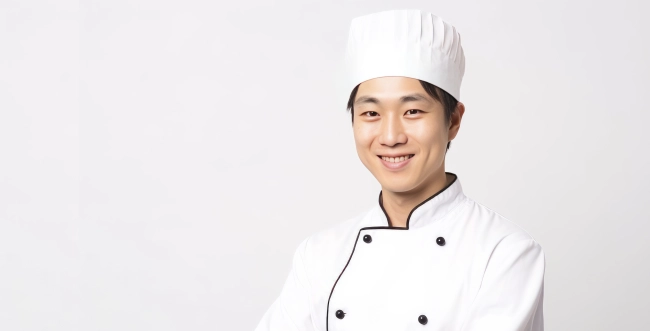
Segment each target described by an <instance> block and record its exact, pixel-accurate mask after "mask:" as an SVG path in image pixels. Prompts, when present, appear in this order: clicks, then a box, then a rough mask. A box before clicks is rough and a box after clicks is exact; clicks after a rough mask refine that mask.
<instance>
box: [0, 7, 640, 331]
mask: <svg viewBox="0 0 650 331" xmlns="http://www.w3.org/2000/svg"><path fill="white" fill-rule="evenodd" d="M404 8H414V9H422V10H425V11H430V12H432V13H434V14H436V15H438V16H441V17H442V18H443V19H445V20H447V21H448V22H450V23H451V24H453V25H454V26H456V27H457V29H458V30H459V32H460V33H461V35H462V38H463V39H462V42H463V47H464V50H465V55H466V58H467V60H466V61H467V62H466V74H465V79H464V81H463V86H462V89H461V95H462V96H461V101H463V102H464V103H465V105H466V109H467V110H466V112H465V115H464V117H463V122H462V126H461V130H460V132H459V135H458V136H457V138H456V139H455V140H454V141H453V142H452V147H451V149H450V151H449V153H448V155H447V164H446V170H447V171H450V172H454V173H456V174H458V175H459V180H460V181H461V183H462V185H463V188H464V190H465V193H466V194H467V195H468V196H470V197H471V198H473V199H475V200H477V201H479V202H481V203H483V204H484V205H486V206H488V207H490V208H492V209H494V210H495V211H497V212H499V213H500V214H502V215H504V216H506V217H507V218H509V219H511V220H513V221H514V222H516V223H518V224H520V225H521V226H522V227H524V228H525V229H526V230H527V231H528V232H529V233H530V234H531V235H532V236H533V237H534V238H535V239H537V241H538V242H540V243H541V245H542V247H543V248H544V250H545V253H546V261H547V269H546V283H545V284H546V286H545V302H544V309H545V322H546V328H547V329H548V330H611V329H617V330H643V329H646V328H647V312H648V311H649V310H650V301H648V299H647V298H648V297H650V285H649V282H648V280H649V279H650V265H649V263H648V262H647V261H649V260H650V244H649V242H650V241H649V240H648V237H649V232H650V225H649V221H650V211H649V210H648V203H650V193H649V189H648V186H649V185H650V176H649V175H648V168H649V167H650V164H649V162H650V156H649V152H648V149H649V147H648V143H649V142H650V133H649V132H650V130H648V123H649V122H650V115H648V104H647V101H646V99H645V97H646V96H648V89H649V88H650V65H649V64H648V63H649V62H648V59H650V46H649V42H648V40H650V23H648V22H650V21H649V20H647V13H648V10H649V9H650V8H649V6H648V5H647V2H645V1H641V0H639V1H631V0H619V1H607V2H605V1H586V0H584V1H566V0H543V1H542V0H539V1H515V0H509V1H505V0H504V1H479V0H474V1H377V0H372V1H370V0H368V1H305V0H302V1H298V0H292V1H268V0H267V1H262V0H257V1H247V2H234V1H233V2H223V1H187V0H185V1H160V0H156V1H154V0H150V1H134V0H128V1H126V0H119V1H118V0H111V1H102V2H100V1H84V2H82V3H70V4H69V5H65V4H64V3H63V2H61V1H54V0H52V1H18V0H15V1H10V0H0V329H1V330H12V331H14V330H15V331H19V330H66V331H70V330H79V331H81V330H83V331H86V330H157V331H167V330H224V331H225V330H228V331H230V330H235V331H239V330H241V331H244V330H252V329H253V328H254V327H255V326H256V324H257V323H258V321H259V319H260V318H261V317H262V314H263V313H264V312H265V310H266V309H267V308H268V306H269V305H270V304H271V302H272V301H273V300H274V299H275V297H276V296H277V295H278V294H279V292H280V289H281V286H282V284H283V282H284V279H285V277H286V276H287V274H288V271H289V267H290V262H291V258H292V254H293V251H294V249H295V248H296V247H297V245H298V243H299V242H300V241H301V240H302V239H303V238H305V237H306V236H308V235H310V234H312V233H314V232H316V231H318V230H320V229H324V228H326V227H329V226H333V225H334V224H336V223H338V222H341V221H344V220H346V219H348V218H350V217H353V216H355V215H357V214H358V213H360V212H362V211H364V210H366V209H368V208H370V207H371V206H372V205H373V204H374V203H376V199H377V195H378V192H379V186H378V184H377V183H376V181H375V179H374V178H373V177H372V176H371V174H370V173H369V172H368V171H367V170H366V169H365V168H364V167H363V165H362V164H361V162H360V161H359V159H358V158H357V155H356V152H355V150H354V144H353V138H352V133H351V126H350V119H349V114H348V113H347V112H346V111H345V105H343V104H340V103H339V102H338V99H337V98H336V96H335V93H336V86H337V85H336V84H337V81H336V79H335V78H336V77H335V75H334V73H335V72H336V70H337V68H338V65H339V61H340V59H341V58H342V55H343V51H344V46H345V42H346V40H347V32H348V28H349V23H350V20H351V19H352V18H353V17H356V16H359V15H363V14H368V13H371V12H375V11H380V10H386V9H404ZM306 215H308V216H306Z"/></svg>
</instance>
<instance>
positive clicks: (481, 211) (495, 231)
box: [466, 198, 542, 251]
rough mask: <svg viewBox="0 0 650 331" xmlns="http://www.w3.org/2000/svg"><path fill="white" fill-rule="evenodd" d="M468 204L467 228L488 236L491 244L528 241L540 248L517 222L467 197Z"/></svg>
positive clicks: (477, 233)
mask: <svg viewBox="0 0 650 331" xmlns="http://www.w3.org/2000/svg"><path fill="white" fill-rule="evenodd" d="M467 203H468V204H469V208H468V214H467V217H466V220H467V222H468V223H469V224H468V229H469V230H470V231H473V232H475V233H476V235H478V236H481V237H483V238H490V239H491V240H490V241H492V244H493V245H495V246H496V244H499V246H507V245H509V244H511V243H519V244H522V243H528V244H529V245H531V246H533V247H536V249H539V250H540V251H541V250H542V247H541V245H540V244H539V242H538V241H537V240H536V239H535V238H534V237H533V236H532V235H531V234H530V233H529V232H528V231H526V230H525V229H524V228H523V227H522V226H521V225H520V224H519V223H517V222H515V221H513V220H511V219H509V218H507V217H505V216H503V215H502V214H500V213H498V212H496V211H495V210H493V209H491V208H489V207H487V206H485V205H483V204H481V203H479V202H477V201H476V200H473V199H471V198H467Z"/></svg>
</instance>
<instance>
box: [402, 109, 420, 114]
mask: <svg viewBox="0 0 650 331" xmlns="http://www.w3.org/2000/svg"><path fill="white" fill-rule="evenodd" d="M418 112H420V113H423V111H421V110H419V109H409V110H407V111H406V114H407V115H417V114H418Z"/></svg>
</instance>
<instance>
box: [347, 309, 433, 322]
mask: <svg viewBox="0 0 650 331" xmlns="http://www.w3.org/2000/svg"><path fill="white" fill-rule="evenodd" d="M343 317H345V313H344V312H343V311H342V310H341V309H339V310H337V311H336V318H338V319H340V320H342V319H343ZM425 318H426V317H425Z"/></svg>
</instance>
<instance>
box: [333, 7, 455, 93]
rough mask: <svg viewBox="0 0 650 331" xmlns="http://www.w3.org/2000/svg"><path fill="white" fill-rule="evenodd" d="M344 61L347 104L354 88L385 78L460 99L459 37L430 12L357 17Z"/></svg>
mask: <svg viewBox="0 0 650 331" xmlns="http://www.w3.org/2000/svg"><path fill="white" fill-rule="evenodd" d="M344 60H345V61H344V62H345V63H344V72H343V82H344V83H343V85H342V88H343V91H344V92H343V96H344V100H345V101H344V102H345V104H346V105H347V101H348V99H349V98H350V93H351V92H352V90H353V89H354V87H355V86H357V85H358V84H360V83H362V82H364V81H366V80H369V79H372V78H377V77H384V76H404V77H410V78H416V79H420V80H423V81H426V82H429V83H431V84H433V85H436V86H438V87H439V88H441V89H443V90H445V91H446V92H447V93H449V94H451V95H452V96H453V97H454V98H456V100H460V83H461V81H462V79H463V74H464V73H465V55H464V53H463V48H462V47H461V45H460V34H459V33H458V32H457V31H456V28H455V27H453V26H452V25H451V24H449V23H447V22H445V21H443V20H442V19H441V18H440V17H438V16H435V15H433V14H431V13H428V12H424V11H421V10H417V9H402V10H387V11H382V12H377V13H372V14H368V15H364V16H359V17H356V18H354V19H352V23H351V25H350V31H349V36H348V44H347V49H346V52H345V59H344Z"/></svg>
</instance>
